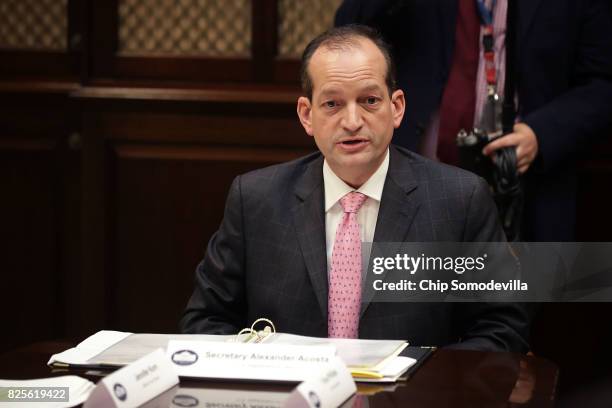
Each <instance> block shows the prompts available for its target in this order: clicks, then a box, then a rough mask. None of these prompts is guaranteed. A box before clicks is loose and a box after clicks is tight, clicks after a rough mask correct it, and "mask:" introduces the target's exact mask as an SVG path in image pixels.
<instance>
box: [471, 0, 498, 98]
mask: <svg viewBox="0 0 612 408" xmlns="http://www.w3.org/2000/svg"><path fill="white" fill-rule="evenodd" d="M495 3H496V1H495V0H493V2H492V3H491V9H490V10H489V9H488V8H487V7H486V6H485V4H484V0H476V9H477V10H478V14H479V16H480V21H481V24H482V48H483V54H484V61H485V74H486V78H487V88H488V91H489V94H491V93H495V86H496V84H497V70H496V69H495V48H494V38H493V8H494V7H495Z"/></svg>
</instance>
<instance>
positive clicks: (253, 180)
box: [181, 27, 528, 352]
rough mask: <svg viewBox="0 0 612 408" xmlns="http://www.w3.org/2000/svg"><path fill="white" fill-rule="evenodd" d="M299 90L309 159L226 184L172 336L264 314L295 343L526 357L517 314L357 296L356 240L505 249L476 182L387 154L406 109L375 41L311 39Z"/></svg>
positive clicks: (346, 31) (348, 31)
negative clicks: (405, 344)
mask: <svg viewBox="0 0 612 408" xmlns="http://www.w3.org/2000/svg"><path fill="white" fill-rule="evenodd" d="M302 85H303V88H304V94H305V96H303V97H300V98H299V100H298V104H297V111H298V116H299V119H300V121H301V123H302V125H303V127H304V129H305V131H306V133H307V134H308V135H310V136H312V137H314V139H315V142H316V144H317V146H318V148H319V150H320V152H318V153H315V154H311V155H309V156H306V157H304V158H301V159H298V160H295V161H292V162H289V163H284V164H280V165H276V166H272V167H268V168H265V169H261V170H257V171H254V172H251V173H248V174H245V175H242V176H239V177H237V178H236V179H235V180H234V182H233V184H232V186H231V188H230V192H229V195H228V199H227V204H226V209H225V215H224V218H223V222H222V224H221V227H220V229H219V231H218V232H217V233H216V234H215V235H214V236H213V237H212V239H211V241H210V242H209V244H208V248H207V252H206V255H205V257H204V260H203V261H202V262H201V263H200V265H199V266H198V268H197V271H196V286H195V290H194V293H193V295H192V297H191V299H190V301H189V304H188V306H187V309H186V311H185V313H184V316H183V318H182V321H181V328H182V331H183V332H186V333H224V334H228V333H237V332H238V331H239V330H240V329H242V328H243V327H245V326H247V325H249V324H250V322H252V321H254V320H255V319H257V318H260V317H266V318H268V319H270V320H272V321H273V322H274V323H275V325H276V328H277V330H279V331H282V332H290V333H295V334H302V335H310V336H323V337H326V336H334V337H360V338H379V339H380V338H392V339H406V340H408V341H410V342H411V344H414V345H450V344H454V345H455V346H456V347H464V348H473V349H483V350H511V351H522V352H524V351H526V349H527V341H526V333H527V331H528V327H527V326H528V323H527V322H528V318H527V315H526V313H525V310H524V309H523V308H521V307H520V306H518V305H514V304H510V303H491V304H487V303H461V304H453V303H408V302H406V303H377V302H368V301H367V300H366V299H365V298H364V299H362V297H361V284H362V283H361V263H360V262H361V256H360V255H359V253H355V252H352V253H351V252H347V250H349V248H348V246H350V244H351V243H354V241H355V239H356V240H357V244H360V243H361V241H374V242H402V241H479V242H481V241H503V240H504V237H503V232H502V230H501V228H500V226H499V224H498V222H497V215H496V211H495V207H494V204H493V202H492V200H491V198H490V197H489V194H488V188H487V186H486V184H485V183H484V181H483V180H481V179H479V178H478V177H476V176H474V175H472V174H471V173H467V172H465V171H462V170H460V169H457V168H453V167H450V166H446V165H442V164H438V163H435V162H432V161H429V160H427V159H424V158H422V157H420V156H418V155H416V154H414V153H411V152H409V151H408V150H405V149H402V148H398V147H395V146H392V145H391V146H390V141H391V138H392V136H393V131H394V129H395V128H397V127H398V126H399V124H400V122H401V119H402V116H403V113H404V107H405V101H404V94H403V92H402V91H401V90H399V89H396V87H395V78H394V74H393V67H392V65H391V63H390V58H389V54H388V49H387V48H386V45H385V44H384V43H383V42H382V40H381V38H380V37H378V36H377V34H376V33H375V32H374V31H372V30H371V29H368V28H367V27H344V28H340V29H334V30H331V31H329V32H327V33H324V34H323V35H321V36H319V37H317V38H316V39H315V40H313V41H312V42H311V43H310V44H309V46H308V47H307V48H306V50H305V52H304V56H303V58H302ZM353 198H354V199H355V200H357V201H359V203H357V204H356V201H350V200H353ZM347 200H348V201H347ZM353 205H354V206H353ZM348 207H351V208H348ZM351 228H353V229H351ZM332 248H333V250H331V249H332ZM358 251H359V249H358ZM341 253H342V254H343V256H344V259H343V260H342V261H339V257H340V254H341ZM347 254H348V255H347ZM351 274H352V275H351ZM343 285H344V286H346V287H350V288H351V289H350V290H349V291H348V292H345V293H341V292H342V290H343V289H342V288H340V289H339V287H341V286H343Z"/></svg>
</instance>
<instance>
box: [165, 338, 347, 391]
mask: <svg viewBox="0 0 612 408" xmlns="http://www.w3.org/2000/svg"><path fill="white" fill-rule="evenodd" d="M166 353H167V355H168V357H169V359H170V361H171V362H172V364H173V365H174V369H175V371H176V373H177V374H178V375H179V376H180V377H191V378H220V379H233V380H259V381H284V382H301V381H304V380H305V379H307V378H310V377H312V376H313V375H315V374H316V373H317V372H318V371H320V369H321V367H322V366H323V365H327V364H329V363H330V362H331V361H332V359H333V358H334V356H335V354H336V348H335V347H333V346H293V345H284V344H283V345H280V344H265V343H263V344H261V343H257V344H253V343H225V342H201V341H178V340H171V341H169V342H168V347H167V351H166Z"/></svg>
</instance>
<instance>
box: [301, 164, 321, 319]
mask: <svg viewBox="0 0 612 408" xmlns="http://www.w3.org/2000/svg"><path fill="white" fill-rule="evenodd" d="M295 195H296V198H297V203H296V204H295V206H294V207H293V221H294V223H295V230H296V234H297V237H298V241H299V243H300V248H301V249H302V254H303V256H304V262H305V263H306V269H307V270H308V274H309V276H310V281H311V282H312V286H313V289H314V291H315V294H316V296H317V300H318V301H319V306H320V308H321V313H322V315H323V317H324V319H325V321H327V293H328V292H327V285H328V280H327V253H326V245H325V209H324V202H325V200H324V198H325V197H324V188H323V157H322V156H321V157H319V158H318V159H317V160H314V161H313V162H311V163H310V164H308V165H307V167H306V169H305V171H304V173H303V174H302V176H301V177H300V178H299V179H298V181H297V183H296V186H295Z"/></svg>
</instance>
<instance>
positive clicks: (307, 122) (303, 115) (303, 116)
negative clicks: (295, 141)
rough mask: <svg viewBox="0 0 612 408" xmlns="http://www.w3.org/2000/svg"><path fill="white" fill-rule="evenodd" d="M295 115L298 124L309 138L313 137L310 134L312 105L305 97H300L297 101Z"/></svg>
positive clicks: (311, 133)
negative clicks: (298, 119) (298, 121)
mask: <svg viewBox="0 0 612 408" xmlns="http://www.w3.org/2000/svg"><path fill="white" fill-rule="evenodd" d="M297 114H298V117H299V118H300V123H301V124H302V126H303V127H304V130H305V131H306V133H307V134H308V135H309V136H313V132H312V104H311V103H310V99H308V98H307V97H305V96H300V97H299V98H298V101H297Z"/></svg>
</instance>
